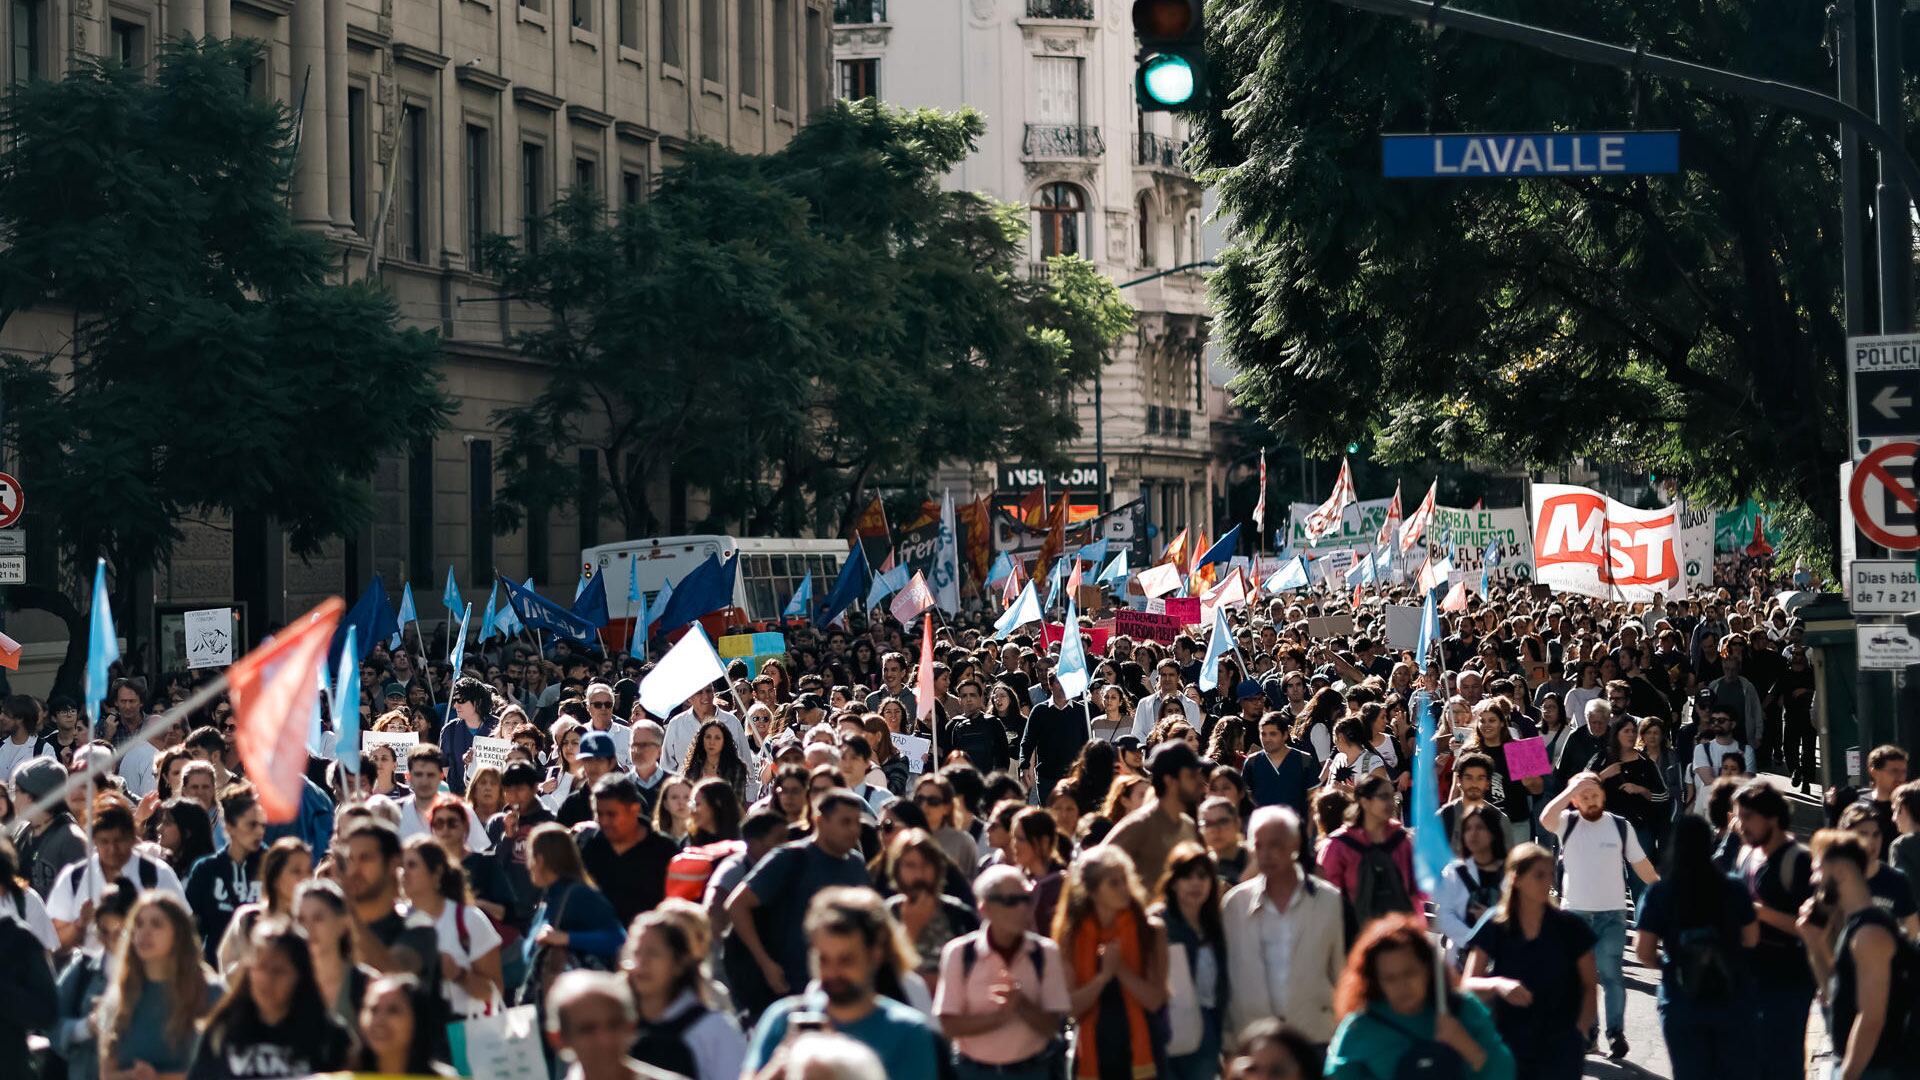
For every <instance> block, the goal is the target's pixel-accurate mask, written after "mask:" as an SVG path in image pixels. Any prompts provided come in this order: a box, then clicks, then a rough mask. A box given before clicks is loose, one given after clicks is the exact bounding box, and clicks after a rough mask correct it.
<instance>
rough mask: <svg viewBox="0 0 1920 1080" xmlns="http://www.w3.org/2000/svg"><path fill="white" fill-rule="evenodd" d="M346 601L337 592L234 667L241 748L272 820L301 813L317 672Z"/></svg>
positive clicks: (231, 678)
mask: <svg viewBox="0 0 1920 1080" xmlns="http://www.w3.org/2000/svg"><path fill="white" fill-rule="evenodd" d="M346 606H347V605H346V602H345V601H343V600H341V599H340V598H339V597H337V596H335V597H332V598H330V599H328V600H327V601H326V602H325V603H323V604H321V605H320V606H319V607H317V608H314V609H313V610H312V611H310V612H308V613H307V614H305V615H303V616H301V617H300V618H298V619H295V620H294V621H293V624H292V625H291V626H289V627H288V628H287V629H286V630H285V631H283V632H281V634H280V636H278V637H276V638H274V639H273V640H271V641H268V642H266V643H265V644H263V645H261V646H260V647H259V648H257V649H255V650H253V651H252V652H250V653H248V654H247V655H246V656H243V657H241V658H240V662H239V663H237V664H235V665H233V667H232V668H230V669H228V671H227V685H228V691H227V693H228V696H230V697H231V698H232V699H233V717H234V723H235V729H234V746H235V749H237V750H239V752H240V763H241V765H242V766H243V767H244V768H245V769H246V774H247V777H248V779H250V780H252V781H253V784H254V788H255V789H256V791H257V793H258V794H259V796H260V809H261V810H263V811H265V812H266V816H267V821H269V822H271V823H273V824H281V823H283V822H288V821H292V820H293V819H294V818H295V817H297V816H299V812H300V797H301V795H302V794H304V791H303V789H304V787H305V783H304V782H305V780H306V775H307V725H308V724H309V723H310V722H311V720H312V719H313V706H314V695H315V694H316V693H318V692H319V686H318V683H317V681H316V673H317V672H318V671H319V670H320V665H321V664H322V663H325V661H326V657H327V646H328V645H329V644H330V643H331V642H332V641H333V631H334V627H335V626H337V625H338V624H339V622H340V613H341V612H342V611H345V610H346Z"/></svg>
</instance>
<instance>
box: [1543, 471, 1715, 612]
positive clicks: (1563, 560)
mask: <svg viewBox="0 0 1920 1080" xmlns="http://www.w3.org/2000/svg"><path fill="white" fill-rule="evenodd" d="M1679 510H1680V508H1679V507H1678V506H1677V505H1674V506H1664V507H1659V508H1657V509H1653V510H1639V509H1636V508H1634V507H1631V506H1628V505H1627V504H1625V503H1622V502H1616V501H1614V500H1613V499H1609V498H1607V497H1606V496H1605V495H1602V494H1600V493H1599V492H1597V491H1594V490H1593V489H1591V488H1583V487H1574V486H1572V485H1569V484H1535V485H1533V567H1534V580H1535V581H1537V582H1539V583H1540V584H1542V585H1550V586H1552V587H1553V588H1554V589H1556V590H1558V591H1562V592H1571V593H1579V594H1581V595H1583V596H1592V597H1597V598H1599V599H1602V600H1620V601H1627V602H1645V601H1649V600H1652V599H1653V598H1654V597H1655V596H1659V595H1662V594H1670V593H1672V592H1674V591H1676V590H1677V589H1679V588H1680V572H1681V564H1680V513H1679Z"/></svg>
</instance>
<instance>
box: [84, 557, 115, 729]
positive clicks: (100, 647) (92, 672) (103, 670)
mask: <svg viewBox="0 0 1920 1080" xmlns="http://www.w3.org/2000/svg"><path fill="white" fill-rule="evenodd" d="M118 659H120V635H118V634H117V633H115V632H114V629H113V602H112V601H111V600H109V599H108V597H107V560H105V559H101V560H99V561H98V562H96V563H94V564H93V610H92V611H91V612H89V613H88V616H87V678H86V687H85V690H86V698H87V715H88V716H89V717H91V718H93V719H94V720H95V721H96V722H97V721H98V720H99V719H100V703H101V702H102V701H105V700H106V699H107V672H108V671H109V670H110V669H111V668H112V667H113V663H114V661H116V660H118Z"/></svg>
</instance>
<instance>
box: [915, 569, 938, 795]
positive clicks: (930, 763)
mask: <svg viewBox="0 0 1920 1080" xmlns="http://www.w3.org/2000/svg"><path fill="white" fill-rule="evenodd" d="M939 607H940V605H938V604H935V605H934V606H933V607H932V608H929V609H928V610H927V613H926V614H925V615H923V616H921V618H924V619H926V620H927V621H926V624H925V625H924V626H922V627H921V631H920V632H921V633H923V634H925V635H927V639H928V640H929V641H931V640H932V639H933V613H934V611H936V610H938V609H939ZM916 674H917V673H916ZM929 681H931V680H929ZM914 704H915V705H918V704H920V702H919V700H918V699H917V698H916V699H915V700H914ZM938 704H939V702H937V701H929V702H927V735H928V738H929V740H930V741H929V742H928V746H930V747H931V748H932V749H930V750H929V751H928V753H927V771H928V772H929V773H934V772H939V771H940V715H939V714H938V713H936V712H935V711H934V707H935V706H937V705H938Z"/></svg>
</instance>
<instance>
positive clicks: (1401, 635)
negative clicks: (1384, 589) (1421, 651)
mask: <svg viewBox="0 0 1920 1080" xmlns="http://www.w3.org/2000/svg"><path fill="white" fill-rule="evenodd" d="M1386 616H1387V647H1388V648H1389V649H1392V650H1393V651H1395V652H1412V651H1413V650H1415V649H1417V648H1419V647H1420V608H1419V607H1418V606H1417V605H1414V604H1388V605H1387V606H1386Z"/></svg>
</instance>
